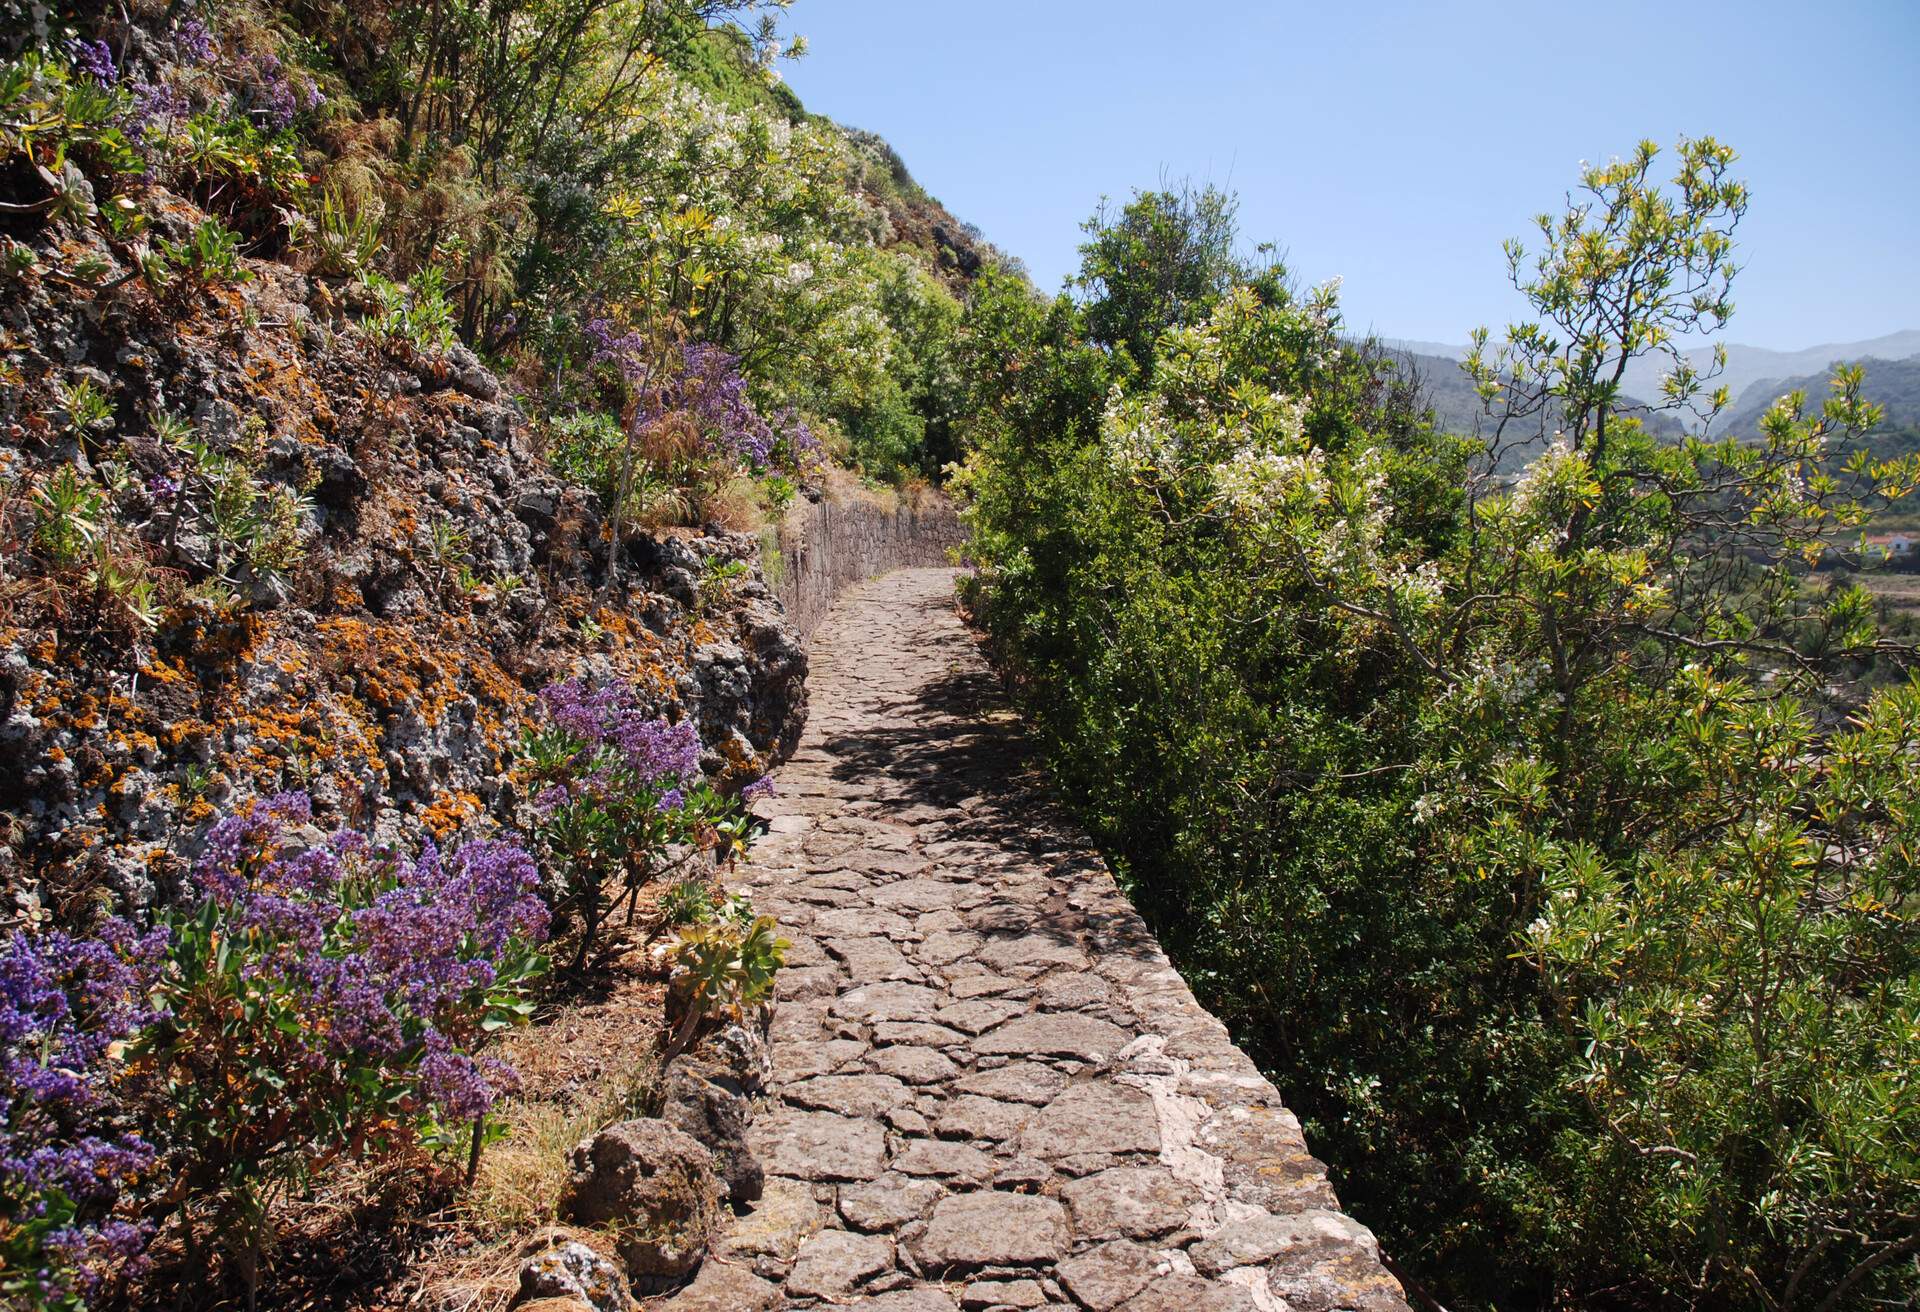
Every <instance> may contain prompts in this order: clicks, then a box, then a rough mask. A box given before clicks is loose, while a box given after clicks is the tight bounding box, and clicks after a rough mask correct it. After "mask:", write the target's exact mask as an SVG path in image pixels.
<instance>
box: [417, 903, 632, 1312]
mask: <svg viewBox="0 0 1920 1312" xmlns="http://www.w3.org/2000/svg"><path fill="white" fill-rule="evenodd" d="M657 897H658V890H655V889H648V890H646V892H645V893H643V895H642V903H641V906H640V907H639V908H638V910H637V911H636V912H635V915H634V917H633V920H632V921H631V922H629V923H627V924H625V925H618V926H613V927H610V929H609V933H610V935H611V942H612V943H613V945H614V948H613V951H612V952H611V953H610V954H609V960H608V962H607V964H606V965H605V966H604V967H603V968H602V969H601V970H600V972H599V973H598V974H597V975H596V976H595V978H593V979H592V980H591V981H589V982H588V983H587V984H586V985H585V987H584V988H582V989H581V990H579V991H578V992H577V993H576V994H575V995H574V996H571V997H569V998H566V999H564V1000H562V1001H560V1002H559V1003H558V1004H557V1005H555V1006H554V1007H553V1008H552V1009H551V1010H549V1011H547V1012H545V1013H543V1014H542V1015H540V1016H539V1017H537V1018H536V1020H535V1022H534V1024H532V1025H530V1026H529V1027H527V1028H526V1029H524V1030H521V1031H520V1032H518V1033H516V1034H514V1035H512V1036H511V1037H510V1038H509V1039H508V1040H507V1041H506V1042H505V1043H504V1044H503V1045H502V1047H501V1052H500V1055H501V1056H502V1057H504V1058H505V1059H506V1060H507V1061H508V1062H510V1063H511V1064H512V1065H513V1067H514V1068H515V1069H516V1070H517V1071H519V1073H520V1079H521V1088H520V1091H519V1093H517V1094H515V1095H514V1096H513V1097H512V1098H510V1099H508V1100H506V1101H505V1102H504V1103H503V1104H502V1105H501V1106H500V1107H499V1109H498V1115H499V1116H500V1118H501V1120H502V1121H503V1122H504V1126H505V1133H504V1134H503V1136H502V1137H501V1138H500V1139H499V1140H498V1141H496V1142H495V1143H493V1144H490V1145H489V1146H488V1147H487V1149H486V1151H485V1153H484V1154H483V1155H482V1157H481V1159H480V1170H479V1173H478V1174H477V1175H476V1176H475V1178H474V1183H473V1187H472V1188H471V1189H470V1190H467V1191H465V1192H464V1193H463V1194H462V1195H461V1196H460V1197H459V1198H458V1199H457V1201H456V1202H455V1203H454V1204H453V1205H452V1206H451V1207H450V1208H449V1209H448V1211H447V1213H446V1218H447V1231H446V1234H445V1235H444V1236H443V1237H442V1239H441V1242H439V1243H437V1244H435V1245H434V1246H433V1247H432V1248H431V1249H427V1250H423V1251H421V1252H420V1253H419V1254H418V1255H417V1257H416V1260H415V1261H414V1262H412V1263H411V1264H410V1269H409V1271H408V1274H407V1277H406V1279H405V1280H404V1281H403V1282H402V1283H401V1286H400V1287H399V1289H398V1290H396V1291H395V1293H396V1294H397V1295H398V1297H397V1300H396V1301H398V1302H400V1303H404V1304H408V1305H411V1306H415V1307H426V1308H436V1309H447V1312H500V1309H504V1308H505V1307H506V1306H507V1304H508V1303H509V1302H510V1301H511V1300H512V1297H513V1294H514V1292H515V1290H516V1288H517V1285H516V1283H515V1281H516V1278H517V1273H518V1270H519V1264H520V1257H521V1254H522V1252H523V1250H524V1249H525V1246H526V1243H527V1241H528V1239H529V1237H530V1236H531V1235H532V1234H534V1233H535V1232H536V1231H537V1230H538V1229H539V1228H540V1227H542V1226H544V1225H547V1224H549V1223H551V1222H553V1220H554V1219H555V1212H556V1208H557V1207H558V1205H559V1201H560V1191H561V1188H562V1186H563V1185H564V1184H565V1182H566V1175H567V1154H568V1153H569V1152H570V1151H571V1150H572V1148H573V1146H574V1145H575V1144H577V1143H579V1142H580V1140H582V1139H584V1138H586V1137H587V1136H589V1135H591V1134H592V1133H594V1131H596V1130H599V1129H601V1128H602V1127H604V1126H606V1125H609V1124H611V1123H613V1122H614V1121H617V1120H623V1119H625V1118H627V1117H630V1116H636V1115H644V1114H647V1113H648V1112H650V1111H652V1110H653V1102H654V1096H655V1087H656V1077H657V1074H658V1061H659V1056H658V1054H659V1047H660V1042H659V1040H660V1030H661V1018H662V1015H663V1012H664V1003H665V994H666V983H665V972H664V965H663V963H662V961H661V960H660V959H659V958H658V957H656V956H655V955H654V952H655V948H656V946H657V944H656V943H655V942H654V941H653V940H652V939H651V938H650V937H649V936H648V927H649V926H651V925H654V924H656V923H657V920H658V916H657V913H656V911H655V907H654V905H653V904H654V903H655V901H656V899H657Z"/></svg>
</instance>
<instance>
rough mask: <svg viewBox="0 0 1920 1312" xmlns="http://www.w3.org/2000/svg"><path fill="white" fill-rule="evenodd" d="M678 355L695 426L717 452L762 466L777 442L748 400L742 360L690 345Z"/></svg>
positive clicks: (682, 389) (712, 348)
mask: <svg viewBox="0 0 1920 1312" xmlns="http://www.w3.org/2000/svg"><path fill="white" fill-rule="evenodd" d="M680 354H681V361H682V364H683V365H684V371H683V372H682V373H681V375H680V379H679V391H680V395H681V400H682V404H683V405H684V406H685V408H686V409H687V411H688V412H690V413H691V414H692V415H693V417H694V418H695V419H696V420H697V421H698V422H699V424H700V428H701V431H703V432H704V433H706V435H707V441H708V442H709V443H710V444H711V445H712V447H713V449H714V451H715V453H716V454H724V455H726V456H729V457H731V458H732V459H734V460H737V461H739V462H740V463H741V464H744V465H749V466H751V467H753V468H755V469H760V468H763V467H764V466H765V465H766V463H767V457H768V456H770V455H771V454H772V453H773V444H774V441H775V440H776V439H775V435H774V431H773V428H772V427H771V426H770V425H769V424H768V423H767V421H766V420H764V419H762V418H761V417H760V412H759V411H758V410H757V409H755V408H754V404H753V402H752V400H751V399H749V398H748V396H747V380H746V379H745V378H743V377H742V376H741V374H740V357H739V356H737V355H735V354H733V353H732V352H731V351H724V350H722V349H720V348H719V347H717V346H711V345H708V344H707V343H705V342H690V343H688V344H687V346H686V347H684V348H683V349H682V351H681V353H680Z"/></svg>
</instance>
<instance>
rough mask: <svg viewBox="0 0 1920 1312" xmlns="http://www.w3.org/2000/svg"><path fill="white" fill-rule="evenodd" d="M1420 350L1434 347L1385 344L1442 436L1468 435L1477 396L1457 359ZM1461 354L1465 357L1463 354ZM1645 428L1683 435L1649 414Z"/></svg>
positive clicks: (1518, 454)
mask: <svg viewBox="0 0 1920 1312" xmlns="http://www.w3.org/2000/svg"><path fill="white" fill-rule="evenodd" d="M1419 345H1421V346H1427V347H1435V348H1437V349H1436V350H1434V351H1423V350H1417V349H1410V348H1409V346H1408V344H1406V343H1400V342H1394V343H1390V344H1389V348H1388V349H1389V353H1390V354H1391V355H1392V356H1393V357H1394V358H1395V359H1396V360H1398V361H1399V362H1400V366H1401V369H1402V370H1403V371H1406V372H1409V373H1411V374H1412V375H1413V376H1414V377H1416V378H1417V379H1418V380H1419V384H1420V392H1421V396H1422V398H1423V399H1424V400H1425V402H1426V403H1427V404H1428V405H1430V406H1432V407H1433V414H1434V419H1435V421H1436V422H1437V423H1438V424H1439V426H1440V428H1441V430H1442V431H1444V432H1449V433H1471V432H1473V431H1474V427H1475V423H1476V421H1477V420H1479V418H1480V416H1481V406H1480V397H1479V394H1478V393H1476V392H1475V391H1474V390H1473V384H1472V383H1471V382H1469V381H1468V379H1467V376H1466V374H1465V373H1464V372H1463V371H1462V370H1461V368H1460V362H1459V358H1458V357H1457V356H1450V355H1446V354H1443V353H1442V352H1445V351H1447V350H1450V349H1451V348H1448V347H1445V346H1443V345H1441V344H1439V343H1434V342H1425V343H1420V344H1419ZM1461 354H1465V352H1464V351H1462V352H1461ZM1645 420H1646V424H1647V427H1648V428H1649V429H1650V430H1652V431H1653V432H1654V433H1656V434H1659V435H1660V436H1662V437H1678V436H1680V434H1681V433H1682V432H1683V431H1685V430H1684V429H1682V428H1681V426H1680V424H1679V422H1678V421H1677V420H1675V419H1674V418H1673V417H1672V416H1671V415H1666V414H1649V415H1647V416H1645ZM1537 446H1538V444H1537V443H1536V444H1534V445H1533V446H1521V447H1516V448H1514V449H1513V450H1512V451H1510V452H1509V453H1508V454H1507V456H1506V457H1505V459H1504V460H1503V462H1502V463H1503V464H1504V465H1505V466H1507V467H1509V468H1513V467H1517V466H1519V465H1520V464H1523V463H1524V462H1525V460H1526V459H1527V457H1528V455H1529V454H1530V453H1531V452H1532V451H1533V450H1535V449H1537Z"/></svg>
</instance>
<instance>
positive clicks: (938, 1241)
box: [666, 569, 1406, 1312]
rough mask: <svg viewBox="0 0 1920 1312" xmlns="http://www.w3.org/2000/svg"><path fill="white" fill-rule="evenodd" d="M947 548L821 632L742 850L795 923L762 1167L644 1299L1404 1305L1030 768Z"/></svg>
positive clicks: (1188, 1308) (917, 1308) (1158, 1311)
mask: <svg viewBox="0 0 1920 1312" xmlns="http://www.w3.org/2000/svg"><path fill="white" fill-rule="evenodd" d="M954 577H955V575H954V571H952V570H947V569H910V570H900V571H896V572H894V573H892V574H888V575H885V576H883V577H881V578H878V579H874V580H870V581H869V582H867V583H865V584H863V585H861V586H860V587H858V588H856V589H855V590H853V591H852V592H850V593H849V594H848V595H847V596H846V598H845V599H844V600H843V601H841V602H840V603H839V604H838V606H837V607H836V608H835V609H834V611H833V612H832V613H831V614H830V615H829V616H828V618H827V619H826V621H825V623H824V624H823V625H822V627H821V629H820V630H819V632H818V633H817V634H816V636H815V639H814V642H813V648H812V653H811V656H812V674H811V677H810V679H809V700H810V702H811V705H812V715H811V719H810V721H809V723H808V725H807V729H806V735H805V738H804V739H803V741H802V743H801V745H800V748H799V751H798V752H797V753H796V755H795V756H794V757H793V759H792V760H791V761H790V762H789V763H788V764H786V765H785V766H783V767H782V768H781V769H780V771H779V772H778V774H777V775H776V783H777V786H778V794H777V796H776V797H775V798H773V799H771V802H770V804H767V805H763V807H762V810H763V812H765V813H768V814H771V815H772V816H773V817H774V818H773V821H772V832H771V834H769V835H768V836H767V837H766V838H764V839H763V840H762V841H761V843H760V844H759V845H758V846H757V847H756V848H755V850H754V856H753V861H752V863H751V865H750V866H749V867H748V868H747V869H746V870H745V871H744V872H743V874H742V877H741V878H740V879H739V880H738V881H737V887H739V889H740V890H741V891H743V892H745V893H747V894H748V895H749V896H750V897H751V898H752V899H753V900H754V902H755V903H756V905H757V906H758V908H759V909H760V910H762V911H764V912H768V913H771V914H772V915H775V916H777V917H778V918H779V920H780V923H781V926H782V930H783V932H784V933H785V934H786V936H787V937H788V938H789V939H791V940H792V942H793V947H792V950H791V951H790V952H789V953H788V955H787V967H786V969H785V970H784V971H782V973H781V976H780V986H779V1004H778V1008H777V1010H776V1012H775V1017H774V1029H773V1039H774V1044H773V1058H774V1070H775V1081H774V1088H773V1092H772V1094H771V1096H770V1098H769V1100H768V1105H767V1106H765V1107H764V1108H763V1109H762V1110H761V1111H760V1112H759V1115H758V1118H757V1120H756V1121H755V1124H754V1125H753V1127H752V1129H751V1131H750V1134H749V1139H750V1142H751V1144H752V1146H753V1148H754V1150H755V1152H756V1154H757V1155H758V1156H759V1158H760V1160H761V1162H762V1163H763V1165H764V1166H765V1168H766V1172H767V1193H766V1197H765V1198H764V1199H763V1200H762V1202H761V1203H760V1204H759V1205H758V1206H757V1207H756V1209H755V1210H754V1211H753V1212H752V1213H750V1214H749V1215H746V1216H744V1217H741V1218H739V1219H737V1220H735V1221H733V1222H732V1223H731V1229H730V1230H728V1231H727V1232H725V1233H724V1234H723V1235H722V1237H721V1238H720V1240H719V1241H718V1243H717V1244H716V1247H715V1249H714V1253H713V1256H712V1257H710V1258H709V1260H708V1262H707V1264H706V1267H705V1268H704V1269H703V1271H702V1274H701V1277H700V1279H699V1281H697V1282H696V1283H695V1285H694V1286H692V1287H691V1288H690V1289H689V1290H687V1291H686V1292H684V1293H682V1294H680V1295H679V1296H677V1297H676V1298H675V1299H673V1300H670V1301H669V1302H668V1304H667V1305H666V1306H668V1307H671V1308H677V1309H682V1310H683V1312H685V1310H687V1309H703V1308H714V1309H722V1308H724V1309H728V1310H729V1312H736V1310H738V1309H757V1308H774V1307H782V1308H801V1307H813V1306H822V1307H827V1306H833V1307H841V1306H846V1307H852V1308H856V1309H863V1310H865V1312H956V1310H957V1309H967V1310H969V1312H971V1310H973V1309H988V1308H1018V1309H1027V1308H1035V1307H1047V1306H1063V1307H1077V1308H1084V1309H1093V1310H1094V1312H1108V1309H1125V1310H1126V1312H1226V1310H1228V1309H1233V1310H1235V1312H1241V1310H1244V1309H1259V1310H1261V1312H1279V1310H1283V1309H1292V1312H1327V1310H1329V1309H1355V1310H1356V1312H1405V1307H1406V1304H1405V1303H1404V1302H1403V1300H1402V1298H1401V1292H1400V1287H1399V1285H1398V1284H1397V1283H1396V1282H1395V1281H1394V1280H1393V1278H1392V1277H1391V1276H1390V1275H1388V1274H1387V1273H1386V1271H1385V1270H1384V1269H1383V1268H1382V1266H1381V1264H1380V1261H1379V1258H1378V1253H1377V1248H1376V1245H1375V1243H1374V1240H1373V1236H1372V1235H1371V1234H1370V1233H1369V1232H1368V1231H1367V1230H1366V1229H1365V1228H1364V1227H1362V1226H1360V1225H1359V1224H1358V1223H1356V1222H1354V1221H1352V1220H1351V1219H1349V1218H1347V1217H1345V1216H1343V1215H1341V1214H1340V1213H1339V1211H1338V1203H1337V1202H1336V1201H1335V1199H1334V1196H1333V1191H1332V1190H1331V1189H1330V1188H1329V1187H1328V1184H1327V1181H1326V1176H1325V1173H1324V1171H1323V1169H1322V1167H1321V1165H1320V1163H1319V1162H1317V1161H1315V1160H1314V1159H1313V1157H1312V1156H1311V1155H1309V1153H1308V1152H1307V1148H1306V1144H1305V1142H1304V1141H1303V1139H1302V1137H1301V1133H1300V1126H1299V1123H1298V1122H1297V1121H1296V1120H1295V1119H1294V1117H1293V1115H1292V1114H1291V1113H1290V1112H1288V1111H1287V1110H1286V1109H1285V1108H1284V1107H1283V1106H1282V1105H1281V1103H1280V1098H1279V1095H1278V1094H1277V1093H1276V1092H1275V1091H1274V1088H1273V1086H1272V1085H1271V1084H1269V1083H1268V1082H1267V1081H1266V1080H1265V1079H1264V1078H1262V1077H1261V1075H1260V1073H1259V1072H1258V1071H1257V1070H1256V1069H1255V1068H1254V1066H1253V1064H1252V1062H1250V1061H1249V1060H1248V1059H1247V1057H1246V1056H1245V1055H1244V1054H1242V1053H1241V1052H1240V1050H1239V1049H1238V1048H1236V1047H1234V1045H1233V1043H1232V1041H1231V1040H1230V1039H1229V1038H1228V1037H1227V1032H1226V1029H1225V1027H1224V1026H1222V1025H1221V1024H1220V1022H1218V1021H1217V1020H1215V1019H1214V1018H1213V1017H1212V1016H1210V1015H1208V1014H1207V1013H1206V1012H1205V1011H1204V1010H1202V1009H1201V1007H1200V1006H1199V1004H1198V1003H1197V1002H1195V1000H1194V997H1193V994H1192V993H1191V992H1190V991H1189V990H1188V988H1187V986H1186V985H1185V983H1183V982H1182V981H1181V979H1180V977H1179V975H1178V974H1177V973H1176V972H1175V971H1174V970H1173V968H1172V967H1171V966H1170V965H1169V964H1168V963H1167V959H1166V957H1165V956H1164V954H1163V953H1162V952H1161V950H1160V947H1159V945H1158V943H1156V942H1155V941H1154V938H1153V936H1152V934H1150V933H1149V932H1148V930H1147V928H1146V926H1145V924H1143V923H1142V921H1141V919H1140V917H1139V916H1138V915H1137V914H1136V913H1135V912H1134V910H1133V908H1132V907H1131V906H1130V905H1129V904H1128V902H1127V900H1126V898H1125V897H1124V896H1123V895H1122V894H1121V893H1120V892H1119V890H1118V889H1117V888H1116V887H1115V885H1114V882H1113V878H1112V876H1111V875H1110V874H1109V873H1108V871H1107V868H1106V866H1105V864H1104V863H1103V862H1102V861H1101V859H1100V858H1099V856H1098V855H1097V853H1095V852H1094V851H1093V850H1092V848H1091V847H1090V846H1089V844H1088V841H1087V839H1086V837H1085V836H1084V835H1083V834H1081V833H1080V832H1079V831H1077V830H1076V829H1075V827H1074V826H1073V824H1072V822H1071V821H1070V820H1069V819H1068V818H1067V817H1066V815H1065V814H1064V813H1063V812H1062V810H1061V809H1060V808H1059V806H1058V805H1057V804H1056V803H1055V802H1054V801H1053V800H1052V799H1051V798H1050V797H1049V795H1048V789H1047V785H1046V781H1045V779H1044V778H1043V777H1042V776H1041V775H1040V773H1039V771H1038V770H1037V767H1036V764H1035V762H1034V760H1033V759H1032V757H1031V754H1030V751H1029V748H1028V745H1027V743H1026V741H1025V740H1024V736H1023V732H1022V728H1021V725H1020V722H1019V721H1018V719H1017V718H1016V717H1015V716H1014V714H1013V712H1012V710H1011V709H1010V708H1009V706H1008V704H1007V702H1006V700H1005V698H1004V696H1003V695H1002V693H1001V691H1000V688H999V685H998V683H997V681H996V679H995V678H994V676H993V675H992V673H991V672H990V670H989V669H988V667H987V665H986V663H985V662H984V660H983V659H982V658H981V656H980V654H979V653H978V651H977V650H976V649H975V646H974V644H973V642H972V640H971V638H970V637H969V635H968V633H967V632H966V630H965V629H964V627H963V626H962V625H961V623H960V620H959V619H958V617H957V616H956V614H955V612H954V605H953V586H954Z"/></svg>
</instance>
